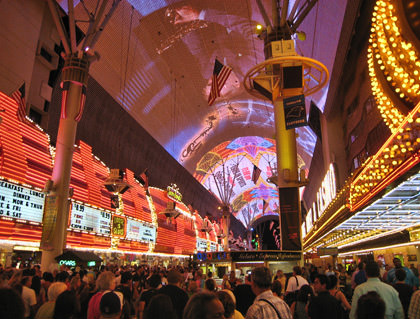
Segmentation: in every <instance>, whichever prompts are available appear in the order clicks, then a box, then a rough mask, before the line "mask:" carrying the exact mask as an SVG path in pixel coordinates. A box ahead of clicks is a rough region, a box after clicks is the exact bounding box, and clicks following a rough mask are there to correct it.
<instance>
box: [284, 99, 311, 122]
mask: <svg viewBox="0 0 420 319" xmlns="http://www.w3.org/2000/svg"><path fill="white" fill-rule="evenodd" d="M283 108H284V120H285V122H286V123H285V124H286V130H290V129H292V128H295V127H299V126H306V125H308V123H307V122H306V108H305V96H304V95H303V94H302V95H297V96H292V97H289V98H285V99H284V100H283Z"/></svg>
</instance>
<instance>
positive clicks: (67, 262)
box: [58, 260, 76, 267]
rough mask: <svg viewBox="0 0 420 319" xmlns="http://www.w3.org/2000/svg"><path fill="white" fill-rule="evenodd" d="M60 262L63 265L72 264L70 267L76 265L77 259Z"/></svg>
mask: <svg viewBox="0 0 420 319" xmlns="http://www.w3.org/2000/svg"><path fill="white" fill-rule="evenodd" d="M58 264H59V265H60V266H61V265H66V266H70V267H76V261H75V260H60V262H59V263H58Z"/></svg>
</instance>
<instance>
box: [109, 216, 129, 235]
mask: <svg viewBox="0 0 420 319" xmlns="http://www.w3.org/2000/svg"><path fill="white" fill-rule="evenodd" d="M126 224H127V218H125V217H124V216H118V215H114V216H112V228H111V233H112V236H116V237H121V238H122V237H125V234H126V229H125V226H126Z"/></svg>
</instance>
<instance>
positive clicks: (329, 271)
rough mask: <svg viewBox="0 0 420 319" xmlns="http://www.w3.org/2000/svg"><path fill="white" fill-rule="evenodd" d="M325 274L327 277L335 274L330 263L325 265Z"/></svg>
mask: <svg viewBox="0 0 420 319" xmlns="http://www.w3.org/2000/svg"><path fill="white" fill-rule="evenodd" d="M325 275H326V276H327V277H328V276H334V275H335V271H334V269H333V267H332V266H331V265H330V264H328V266H327V269H326V271H325Z"/></svg>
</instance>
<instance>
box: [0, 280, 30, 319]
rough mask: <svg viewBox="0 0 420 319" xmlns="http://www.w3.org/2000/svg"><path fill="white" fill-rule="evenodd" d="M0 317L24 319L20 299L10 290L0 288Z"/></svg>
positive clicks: (22, 304) (23, 306) (4, 318)
mask: <svg viewBox="0 0 420 319" xmlns="http://www.w3.org/2000/svg"><path fill="white" fill-rule="evenodd" d="M0 317H1V318H2V319H24V318H25V305H24V303H23V300H22V297H21V296H19V294H18V293H17V292H16V291H15V290H13V289H10V288H6V287H4V288H0Z"/></svg>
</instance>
